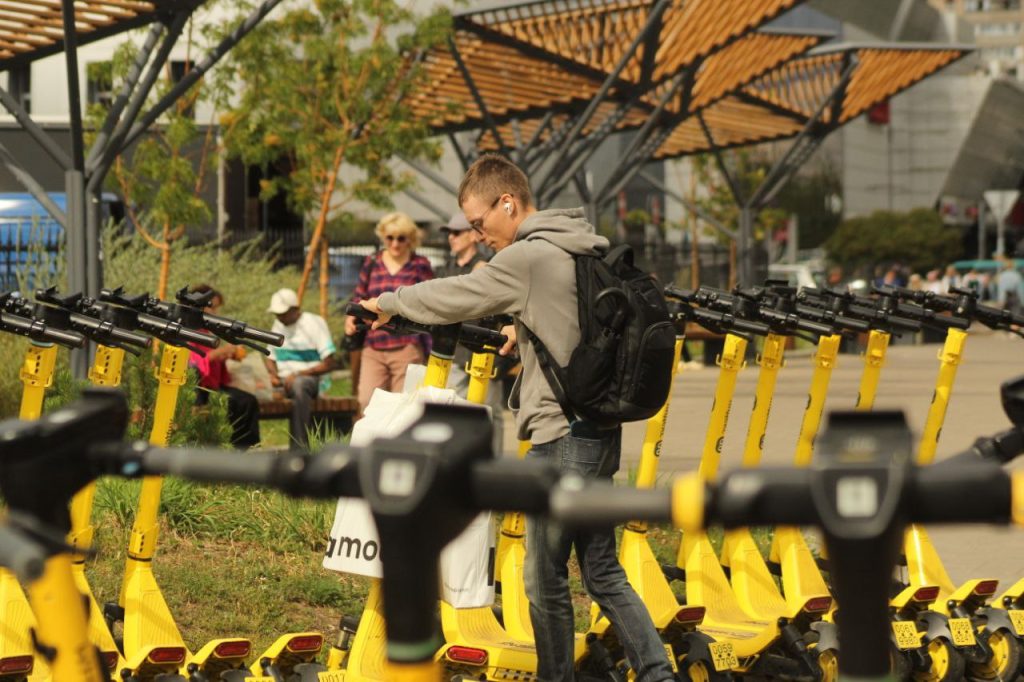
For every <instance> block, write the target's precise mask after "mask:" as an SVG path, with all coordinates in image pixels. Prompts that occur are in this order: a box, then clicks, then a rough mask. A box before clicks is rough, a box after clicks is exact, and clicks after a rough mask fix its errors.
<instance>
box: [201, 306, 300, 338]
mask: <svg viewBox="0 0 1024 682" xmlns="http://www.w3.org/2000/svg"><path fill="white" fill-rule="evenodd" d="M203 322H204V323H205V327H206V328H207V329H209V330H210V331H211V332H213V333H214V334H216V335H217V336H223V337H224V338H225V339H227V340H229V341H236V342H239V341H254V342H256V343H265V344H267V345H268V346H280V345H281V344H283V343H284V335H283V334H278V333H276V332H271V331H267V330H265V329H259V328H257V327H253V326H251V325H249V324H247V323H245V322H242V321H241V320H233V319H231V318H230V317H222V316H220V315H213V314H210V313H203Z"/></svg>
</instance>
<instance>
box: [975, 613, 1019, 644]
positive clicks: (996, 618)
mask: <svg viewBox="0 0 1024 682" xmlns="http://www.w3.org/2000/svg"><path fill="white" fill-rule="evenodd" d="M975 615H976V616H981V617H983V618H985V629H986V630H988V631H989V632H998V631H999V630H1006V631H1007V632H1009V633H1010V634H1011V635H1013V636H1014V637H1016V636H1017V630H1016V629H1015V628H1014V627H1013V621H1012V620H1010V612H1009V611H1007V610H1006V609H999V608H995V607H993V606H983V607H982V608H980V609H978V610H977V611H976V612H975Z"/></svg>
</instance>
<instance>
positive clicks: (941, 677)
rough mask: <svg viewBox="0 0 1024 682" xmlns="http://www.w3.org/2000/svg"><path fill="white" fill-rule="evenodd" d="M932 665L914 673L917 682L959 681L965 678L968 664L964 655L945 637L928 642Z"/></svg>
mask: <svg viewBox="0 0 1024 682" xmlns="http://www.w3.org/2000/svg"><path fill="white" fill-rule="evenodd" d="M928 655H929V656H930V657H931V660H932V662H931V666H930V667H929V668H928V669H927V670H921V671H917V672H915V673H914V675H913V679H914V680H915V682H957V680H962V679H963V678H964V671H965V670H966V668H967V664H966V662H965V661H964V657H963V656H962V655H961V654H960V652H959V651H957V650H956V649H955V648H954V647H953V645H952V644H950V643H949V642H948V641H946V640H945V639H941V638H938V639H933V640H932V641H930V642H928Z"/></svg>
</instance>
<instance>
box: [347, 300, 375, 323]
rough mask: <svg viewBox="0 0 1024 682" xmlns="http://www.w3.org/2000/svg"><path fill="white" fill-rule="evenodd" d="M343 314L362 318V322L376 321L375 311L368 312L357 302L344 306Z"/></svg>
mask: <svg viewBox="0 0 1024 682" xmlns="http://www.w3.org/2000/svg"><path fill="white" fill-rule="evenodd" d="M345 314H346V315H351V316H352V317H355V318H357V319H360V320H363V321H364V322H376V321H377V313H373V312H370V311H369V310H367V309H366V308H364V307H363V306H361V305H359V304H358V303H349V304H348V307H347V308H345Z"/></svg>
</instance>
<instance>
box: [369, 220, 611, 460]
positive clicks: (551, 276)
mask: <svg viewBox="0 0 1024 682" xmlns="http://www.w3.org/2000/svg"><path fill="white" fill-rule="evenodd" d="M608 246H609V245H608V240H607V239H605V238H604V237H601V236H599V235H597V234H595V233H594V228H593V226H592V225H591V224H590V223H588V222H587V221H586V220H585V219H584V218H583V209H580V208H576V209H552V210H547V211H537V212H536V213H534V214H533V215H531V216H529V217H528V218H526V219H525V220H524V221H523V222H522V223H521V224H520V225H519V231H518V232H517V233H516V239H515V241H514V242H513V243H512V244H510V245H509V246H507V247H505V248H504V249H502V250H501V251H499V252H498V254H497V255H496V256H495V257H494V258H492V259H491V261H490V262H489V263H488V264H487V266H486V267H483V268H479V269H478V270H475V271H473V272H471V273H470V274H468V275H461V276H459V277H449V278H446V279H434V280H430V281H427V282H420V283H419V284H416V285H413V286H409V287H399V288H398V289H396V290H395V291H394V292H390V293H386V294H381V296H380V299H379V305H380V309H381V310H383V311H384V312H386V313H388V314H391V315H401V316H402V317H405V318H408V319H410V320H413V321H415V322H421V323H423V324H451V323H454V322H461V321H463V320H473V319H477V318H480V317H486V316H488V315H497V314H502V313H505V314H511V315H513V316H514V317H515V320H516V335H517V338H518V340H519V354H520V357H521V358H522V362H523V369H522V372H521V373H520V374H519V377H518V379H516V385H515V387H514V388H513V391H512V399H511V400H510V405H509V406H510V407H511V408H512V410H514V411H515V413H516V423H517V425H518V427H519V438H520V439H521V440H530V441H532V442H533V443H535V444H540V443H547V442H550V441H553V440H555V439H557V438H561V437H562V436H564V435H566V434H567V433H569V422H568V420H567V419H566V417H565V415H564V414H563V413H562V409H561V408H560V407H559V405H558V401H557V400H556V399H555V394H554V393H553V392H552V390H551V387H550V386H549V385H548V382H547V379H546V378H545V377H544V374H543V373H542V372H541V369H540V366H539V364H538V362H537V355H536V353H535V352H534V350H533V347H532V346H531V344H530V343H529V341H528V340H527V339H526V333H525V331H524V329H523V325H526V326H527V327H529V328H530V330H531V331H533V333H535V334H536V335H537V336H538V337H539V338H540V340H541V341H543V342H544V345H545V346H547V349H548V351H549V352H550V353H551V355H552V356H553V357H554V359H555V361H556V362H558V364H559V365H562V366H565V365H566V364H568V362H569V356H570V355H571V354H572V351H573V350H575V348H576V346H577V345H578V344H579V340H580V325H579V313H578V308H577V302H576V266H575V263H574V261H573V259H572V255H570V254H575V255H600V254H603V253H604V252H606V251H607V250H608Z"/></svg>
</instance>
